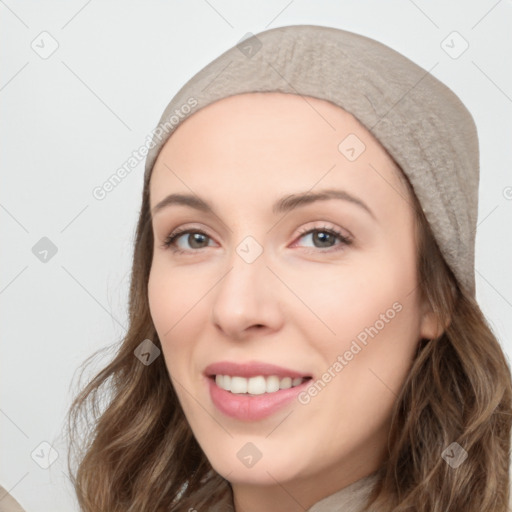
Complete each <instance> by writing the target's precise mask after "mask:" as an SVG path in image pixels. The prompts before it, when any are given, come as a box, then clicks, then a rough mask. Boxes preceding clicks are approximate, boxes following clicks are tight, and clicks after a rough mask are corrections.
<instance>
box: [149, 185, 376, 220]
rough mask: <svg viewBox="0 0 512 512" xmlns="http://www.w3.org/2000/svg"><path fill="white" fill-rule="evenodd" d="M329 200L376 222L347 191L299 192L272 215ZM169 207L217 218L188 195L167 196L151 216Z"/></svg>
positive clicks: (278, 204)
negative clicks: (345, 203) (353, 207)
mask: <svg viewBox="0 0 512 512" xmlns="http://www.w3.org/2000/svg"><path fill="white" fill-rule="evenodd" d="M329 199H340V200H343V201H348V202H350V203H352V204H355V205H357V206H359V207H360V208H362V209H363V210H365V211H366V212H367V213H368V214H369V215H370V216H371V217H372V218H373V219H374V220H377V219H376V217H375V214H374V213H373V212H372V210H371V209H370V208H369V207H368V205H366V203H364V202H363V201H362V200H361V199H359V198H357V197H355V196H353V195H352V194H349V193H348V192H347V191H345V190H339V189H326V190H321V191H319V192H309V191H308V192H299V193H296V194H291V195H288V196H284V197H282V198H281V199H278V200H277V201H276V202H275V203H274V204H273V206H272V213H273V214H274V215H278V214H280V213H285V212H289V211H291V210H294V209H295V208H300V207H302V206H306V205H309V204H312V203H314V202H317V201H327V200H329ZM171 205H182V206H188V207H190V208H194V209H196V210H199V211H202V212H205V213H211V214H214V215H215V216H217V214H216V213H215V211H214V208H213V207H212V206H211V204H210V203H208V202H207V201H205V200H204V199H201V198H200V197H198V196H195V195H190V194H170V195H168V196H167V197H165V198H164V199H162V201H160V202H159V203H158V204H157V205H156V206H154V207H153V209H152V215H155V214H156V213H158V212H159V211H161V210H163V209H164V208H167V207H169V206H171Z"/></svg>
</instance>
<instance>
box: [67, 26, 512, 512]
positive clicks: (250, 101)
mask: <svg viewBox="0 0 512 512" xmlns="http://www.w3.org/2000/svg"><path fill="white" fill-rule="evenodd" d="M478 168H479V166H478V138H477V133H476V128H475V125H474V122H473V119H472V117H471V115H470V113H469V112H468V111H467V109H466V108H465V107H464V105H463V104H462V103H461V102H460V100H458V98H457V97H456V96H455V95H454V94H453V92H451V91H450V90H449V89H448V88H447V87H446V86H444V85H443V84H441V83H440V82H439V81H438V80H436V79H435V78H434V77H433V76H431V75H430V74H429V73H428V72H426V71H425V70H423V69H422V68H420V67H418V66H417V65H415V64H414V63H412V62H411V61H410V60H408V59H407V58H405V57H404V56H402V55H400V54H398V53H397V52H395V51H393V50H391V49H390V48H388V47H386V46H384V45H382V44H380V43H378V42H376V41H373V40H371V39H368V38H366V37H362V36H359V35H357V34H352V33H349V32H346V31H342V30H338V29H333V28H328V27H318V26H310V25H305V26H290V27H280V28H276V29H272V30H268V31H265V32H262V33H260V34H257V35H256V36H253V37H251V38H249V39H246V40H244V41H242V42H241V43H239V45H237V46H236V47H233V48H231V49H230V50H228V51H227V52H225V53H224V54H222V55H221V56H220V57H219V58H218V59H216V60H215V61H213V62H212V63H210V64H209V65H208V66H206V67H205V68H204V69H203V70H201V71H200V72H199V73H197V74H196V75H195V76H194V77H193V78H192V79H191V80H190V81H189V82H187V84H185V86H184V87H183V88H182V89H181V90H180V91H179V92H178V93H177V94H176V95H175V96H174V98H173V99H172V101H171V102H170V104H169V105H168V107H167V108H166V110H165V112H164V113H163V115H162V118H161V120H160V123H159V125H158V127H157V129H155V131H154V137H153V142H152V144H151V148H150V151H149V153H148V156H147V159H146V175H145V182H144V190H143V198H142V207H141V211H140V217H139V223H138V228H137V236H136V241H135V249H134V262H133V272H132V281H131V289H130V328H129V331H128V333H127V335H126V338H125V340H124V342H123V344H122V345H121V347H119V351H118V353H117V354H116V356H115V358H114V360H113V361H112V362H111V363H110V364H109V365H108V366H107V367H106V368H105V369H104V370H103V371H102V372H100V373H99V374H98V375H97V376H96V377H95V378H94V379H93V380H92V381H91V382H90V383H89V385H88V386H87V387H85V389H84V390H83V391H82V392H81V394H80V395H79V396H78V397H77V398H76V400H75V402H74V404H73V406H72V409H71V411H70V421H71V424H70V428H71V436H72V438H71V439H72V442H73V443H72V444H73V446H74V447H75V450H76V454H77V461H78V467H77V471H76V475H73V476H74V478H75V487H76V491H77V496H78V499H79V502H80V505H81V507H82V510H84V511H93V510H109V511H128V510H130V511H132V510H133V511H135V510H144V511H149V510H155V511H157V510H169V511H191V510H198V511H199V510H218V511H221V510H235V511H236V512H240V511H245V512H249V511H250V512H253V511H254V512H255V511H261V510H266V511H267V510H268V511H275V512H280V511H303V510H309V511H313V512H325V511H328V510H351V511H358V512H359V511H362V510H373V511H378V512H384V511H386V512H391V511H402V510H403V511H405V510H417V511H425V512H427V511H429V512H432V511H446V510H450V511H464V512H467V511H477V510H478V511H479V512H482V511H493V512H496V511H502V512H504V511H505V510H506V507H507V502H508V498H509V491H508V488H509V475H508V471H509V449H510V429H511V376H510V370H509V367H508V365H507V362H506V358H505V356H504V354H503V351H502V349H501V347H500V345H499V343H498V341H497V340H496V337H495V336H494V334H493V333H492V331H491V329H490V327H489V325H488V323H487V322H486V320H485V318H484V316H483V315H482V313H481V311H480V308H479V306H478V304H477V302H476V301H475V282H474V242H475V231H476V219H477V203H478ZM197 244H199V245H197ZM304 244H306V245H304ZM104 388H105V391H108V393H109V394H108V400H107V401H106V402H104V407H103V409H102V410H101V411H99V410H98V407H97V405H99V403H100V400H101V398H102V396H101V395H103V392H104ZM90 406H93V407H95V406H96V410H94V409H92V410H91V409H90ZM88 408H89V409H88ZM87 410H89V411H90V412H93V413H94V415H93V416H94V417H93V421H92V422H91V423H90V424H91V429H90V432H89V434H88V436H87V437H85V440H84V442H83V443H82V445H83V446H81V447H80V446H78V445H80V442H79V440H78V438H79V436H80V435H81V433H79V432H78V426H80V425H82V424H83V423H81V422H80V419H81V418H83V416H81V415H82V413H83V412H87ZM85 424H86V423H85ZM75 445H76V446H75ZM80 448H81V450H80ZM70 469H71V468H70ZM71 471H72V470H71Z"/></svg>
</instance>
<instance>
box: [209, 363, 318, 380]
mask: <svg viewBox="0 0 512 512" xmlns="http://www.w3.org/2000/svg"><path fill="white" fill-rule="evenodd" d="M203 373H204V375H206V377H211V376H212V375H231V376H233V375H237V376H239V377H245V378H246V379H248V378H249V377H257V376H258V375H263V376H264V377H268V376H270V375H277V376H278V377H279V378H281V379H282V378H283V377H291V378H292V379H294V378H296V377H311V375H308V374H307V373H303V372H298V371H296V370H290V369H289V368H283V367H282V366H276V365H274V364H269V363H263V362H261V361H252V362H250V363H243V364H240V363H232V362H230V361H219V362H218V363H213V364H210V365H208V366H207V367H206V368H205V369H204V372H203Z"/></svg>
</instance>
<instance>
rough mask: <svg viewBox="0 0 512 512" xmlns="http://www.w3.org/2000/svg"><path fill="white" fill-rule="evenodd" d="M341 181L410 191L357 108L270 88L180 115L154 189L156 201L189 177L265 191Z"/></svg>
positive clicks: (200, 183)
mask: <svg viewBox="0 0 512 512" xmlns="http://www.w3.org/2000/svg"><path fill="white" fill-rule="evenodd" d="M180 176H181V179H180ZM185 178H186V180H187V181H186V183H184V182H183V180H184V179H185ZM340 180H341V181H344V182H348V183H352V186H354V187H355V188H358V189H359V190H360V191H361V190H362V189H364V188H365V187H366V188H367V189H372V188H373V189H375V188H379V187H380V188H382V185H383V184H385V183H387V187H388V188H391V189H393V188H394V191H393V194H394V195H396V194H397V192H400V191H401V193H402V194H403V193H404V192H406V190H405V187H404V183H403V182H402V180H401V179H400V171H399V170H398V168H397V166H396V164H395V163H394V161H393V159H392V158H391V157H390V156H389V154H388V153H387V151H386V150H385V149H384V148H383V147H382V146H381V145H380V144H379V142H378V141H377V140H376V139H375V138H374V137H373V135H372V134H371V133H370V132H369V131H368V130H367V129H366V128H365V127H364V126H363V125H362V124H361V123H360V122H359V121H358V120H357V119H356V118H355V117H354V116H353V115H352V114H350V113H348V112H346V111H345V110H344V109H342V108H341V107H339V106H337V105H334V104H333V103H331V102H329V101H326V100H323V99H318V98H312V97H308V96H299V95H295V94H285V93H279V92H265V93H247V94H240V95H235V96H230V97H228V98H223V99H221V100H219V101H216V102H214V103H212V104H210V105H208V106H206V107H204V108H202V109H200V110H198V111H196V112H195V113H194V114H192V115H191V116H190V117H188V118H187V119H186V120H185V121H183V122H182V123H181V124H180V125H179V126H178V128H177V129H176V130H175V131H174V132H173V134H172V135H171V137H170V138H169V140H168V141H167V142H166V144H165V145H164V147H163V149H162V150H161V152H160V154H159V156H158V158H157V161H156V163H155V166H154V169H153V172H152V177H151V181H150V190H151V196H152V204H154V203H155V201H156V200H157V198H156V197H155V198H153V196H156V195H158V194H159V190H160V189H162V188H179V189H181V190H183V189H184V188H185V187H186V185H187V184H189V185H190V186H191V187H192V185H194V187H200V188H201V189H202V190H207V191H209V192H213V191H214V190H215V188H216V187H217V188H218V186H219V184H220V183H224V185H225V186H228V187H230V188H231V190H233V189H234V188H240V186H244V187H245V188H246V189H247V190H251V189H252V190H260V192H261V191H262V190H261V185H262V184H265V185H266V186H267V187H268V185H275V186H276V187H277V188H281V185H282V184H284V183H288V184H290V185H294V184H295V183H296V184H297V185H299V184H300V185H301V188H304V187H306V188H311V187H313V186H315V183H318V182H319V181H322V183H321V185H325V186H334V185H339V184H340ZM180 181H181V183H180ZM184 186H185V187H184ZM288 188H290V187H288ZM295 188H296V187H295ZM189 192H190V191H189ZM381 192H383V193H385V191H381ZM388 192H389V191H388ZM160 195H161V194H160Z"/></svg>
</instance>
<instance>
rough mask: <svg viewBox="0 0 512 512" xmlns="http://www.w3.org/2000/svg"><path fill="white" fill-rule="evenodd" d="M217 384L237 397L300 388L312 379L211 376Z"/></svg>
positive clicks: (270, 376)
mask: <svg viewBox="0 0 512 512" xmlns="http://www.w3.org/2000/svg"><path fill="white" fill-rule="evenodd" d="M209 378H210V379H211V380H213V381H214V382H215V384H216V385H217V386H218V387H219V388H221V389H223V390H225V391H229V392H230V393H233V394H235V395H263V394H267V393H268V394H270V393H275V392H277V391H280V390H282V389H290V388H294V387H297V386H300V385H301V384H303V383H304V382H306V381H308V380H310V379H311V377H309V376H308V377H295V378H293V379H292V378H291V377H279V376H278V375H268V376H263V375H257V376H254V377H249V378H246V377H241V376H238V375H210V377H209Z"/></svg>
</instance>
